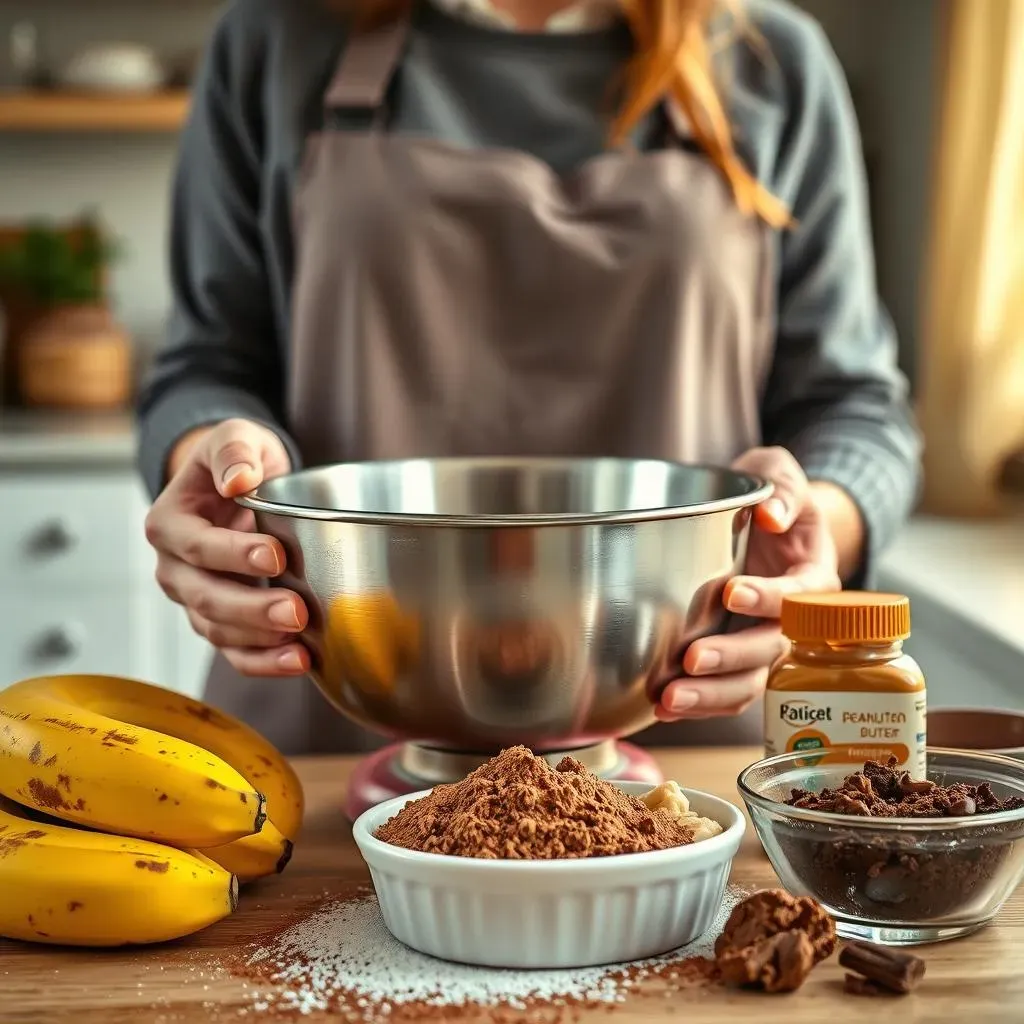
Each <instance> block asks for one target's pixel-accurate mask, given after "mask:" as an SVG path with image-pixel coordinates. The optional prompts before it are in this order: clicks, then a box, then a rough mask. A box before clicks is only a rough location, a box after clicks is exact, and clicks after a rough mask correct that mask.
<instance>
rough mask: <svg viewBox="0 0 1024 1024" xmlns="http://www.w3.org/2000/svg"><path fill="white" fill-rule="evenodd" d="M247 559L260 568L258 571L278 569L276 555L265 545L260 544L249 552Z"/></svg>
mask: <svg viewBox="0 0 1024 1024" xmlns="http://www.w3.org/2000/svg"><path fill="white" fill-rule="evenodd" d="M249 561H250V562H252V564H253V565H254V566H255V567H256V568H257V569H259V570H260V572H274V573H276V572H277V571H278V567H277V556H276V555H275V554H274V552H273V551H271V550H270V548H268V547H267V546H266V545H264V544H261V545H260V546H259V547H258V548H253V549H252V551H250V552H249Z"/></svg>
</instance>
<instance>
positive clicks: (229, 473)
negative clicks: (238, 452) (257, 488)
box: [220, 462, 256, 487]
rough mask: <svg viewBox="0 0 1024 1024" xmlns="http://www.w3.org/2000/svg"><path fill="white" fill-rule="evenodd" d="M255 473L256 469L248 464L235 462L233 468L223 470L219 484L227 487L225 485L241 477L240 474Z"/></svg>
mask: <svg viewBox="0 0 1024 1024" xmlns="http://www.w3.org/2000/svg"><path fill="white" fill-rule="evenodd" d="M255 472H256V468H255V467H254V466H250V465H249V463H248V462H236V463H235V464H234V465H233V466H228V468H227V469H225V470H224V475H223V476H222V477H221V478H220V479H221V483H223V484H224V486H225V487H227V485H228V484H229V483H231V481H232V480H234V479H235V478H236V477H238V476H241V475H242V473H255Z"/></svg>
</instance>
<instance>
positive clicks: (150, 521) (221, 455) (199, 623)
mask: <svg viewBox="0 0 1024 1024" xmlns="http://www.w3.org/2000/svg"><path fill="white" fill-rule="evenodd" d="M289 469H290V462H289V458H288V453H287V452H286V451H285V448H284V445H283V444H282V443H281V441H280V439H279V438H278V437H277V435H276V434H274V433H273V432H272V431H270V430H268V429H267V428H265V427H262V426H260V425H259V424H256V423H251V422H249V421H248V420H228V421H226V422H224V423H221V424H220V425H219V426H216V427H214V428H212V429H205V430H202V431H198V432H196V433H195V434H194V435H192V436H190V437H189V438H187V439H184V440H183V441H182V442H181V443H179V446H178V448H177V449H176V451H175V455H174V456H172V458H171V474H172V475H171V480H170V483H168V485H167V487H165V488H164V490H163V492H162V493H161V494H160V496H159V497H158V498H157V499H156V501H155V502H154V503H153V507H152V508H151V509H150V512H149V515H148V516H147V517H146V538H147V539H148V540H149V542H150V544H152V545H153V547H154V548H156V552H157V568H156V578H157V582H158V583H159V584H160V586H161V587H162V588H163V590H164V593H166V594H167V596H168V597H170V598H171V600H172V601H177V602H178V604H180V605H183V606H184V608H185V611H186V613H187V614H188V618H189V622H191V623H192V628H193V629H194V630H195V631H196V632H197V633H198V634H199V635H200V636H204V637H206V639H207V640H209V641H210V643H212V644H213V645H214V646H215V647H219V648H220V649H221V650H222V651H223V653H224V655H225V657H226V658H227V659H228V661H230V662H231V664H232V665H234V667H235V668H236V669H238V670H239V671H240V672H242V673H244V674H245V675H250V676H295V675H302V674H303V673H304V672H306V671H307V670H308V669H309V653H308V652H307V651H306V649H305V648H304V647H302V645H301V644H299V643H297V642H296V641H295V634H296V633H298V632H299V631H300V630H302V629H303V628H305V625H306V622H307V620H308V613H307V611H306V606H305V604H304V603H303V602H302V600H301V598H299V596H298V595H297V594H293V593H292V592H291V591H287V590H281V589H278V588H267V587H256V586H254V585H253V584H254V583H255V582H256V581H257V580H260V579H269V578H271V577H274V576H278V575H280V574H281V572H283V571H284V566H285V553H284V549H283V548H282V547H281V544H280V542H279V541H277V540H275V539H274V538H273V537H266V536H263V535H262V534H257V533H255V532H254V531H255V522H254V519H253V514H252V513H251V512H250V511H248V510H247V509H243V508H240V507H239V506H238V505H236V504H235V502H234V501H232V500H231V499H232V498H234V497H236V496H237V495H240V494H244V493H245V492H246V491H250V490H252V489H253V488H254V487H257V486H258V485H259V484H260V483H262V481H263V480H265V479H268V478H269V477H273V476H279V475H280V474H282V473H287V472H288V471H289Z"/></svg>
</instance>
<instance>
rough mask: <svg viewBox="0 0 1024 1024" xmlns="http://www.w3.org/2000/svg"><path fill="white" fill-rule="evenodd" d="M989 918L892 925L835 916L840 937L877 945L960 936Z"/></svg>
mask: <svg viewBox="0 0 1024 1024" xmlns="http://www.w3.org/2000/svg"><path fill="white" fill-rule="evenodd" d="M991 920H992V919H991V918H987V919H986V920H984V921H977V922H975V923H974V924H958V925H892V924H878V923H877V922H876V923H872V922H869V921H859V920H856V919H854V918H842V917H836V918H835V922H836V934H837V935H838V936H839V937H840V938H841V939H859V940H860V941H861V942H874V943H877V944H878V945H880V946H924V945H927V944H929V943H932V942H948V941H949V940H950V939H962V938H964V937H965V936H967V935H973V934H974V933H975V932H976V931H979V930H980V929H982V928H984V927H985V926H986V925H987V924H989V922H990V921H991Z"/></svg>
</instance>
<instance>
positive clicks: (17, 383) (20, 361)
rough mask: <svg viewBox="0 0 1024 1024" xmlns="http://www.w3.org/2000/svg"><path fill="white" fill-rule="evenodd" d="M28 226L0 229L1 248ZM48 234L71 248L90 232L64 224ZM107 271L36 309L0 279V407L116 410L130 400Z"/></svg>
mask: <svg viewBox="0 0 1024 1024" xmlns="http://www.w3.org/2000/svg"><path fill="white" fill-rule="evenodd" d="M29 230H30V226H26V225H6V226H5V225H0V249H2V248H4V247H5V246H10V245H15V244H18V243H19V242H21V241H22V240H24V238H25V236H26V233H27V232H28V231H29ZM46 231H47V232H53V233H55V234H56V235H59V236H62V237H63V238H65V239H66V240H67V241H69V242H70V243H71V244H72V245H74V246H79V245H81V244H84V243H85V242H86V241H87V240H88V239H89V238H90V232H93V233H94V232H95V231H96V228H95V226H94V225H91V224H90V223H89V222H88V221H77V222H71V223H69V224H67V225H64V226H62V227H59V228H54V227H51V226H48V227H47V228H46ZM106 276H107V275H106V265H105V263H101V265H98V266H97V267H96V269H95V270H94V271H90V272H89V274H88V275H87V277H88V280H87V281H85V282H84V283H83V282H79V286H80V287H79V288H78V289H76V291H77V293H78V297H76V298H69V297H67V296H64V297H62V298H61V299H60V300H58V301H51V302H43V301H41V300H40V299H39V297H38V296H34V295H33V294H31V292H30V291H27V290H26V289H25V288H24V287H19V286H17V285H16V284H14V283H12V282H11V281H9V280H6V281H5V280H4V279H3V278H2V277H0V305H2V306H3V311H4V317H5V320H6V330H5V335H6V337H5V344H4V345H3V351H2V354H0V355H2V361H3V367H2V372H0V387H2V392H3V393H2V394H0V405H3V404H7V405H15V406H17V405H32V406H45V407H49V408H59V409H64V408H67V409H116V408H120V407H123V406H124V405H126V404H127V403H128V402H129V401H130V400H131V397H132V345H131V339H130V338H129V336H128V334H127V332H126V331H125V330H124V329H123V327H121V325H119V324H118V323H117V321H116V320H115V318H114V316H113V314H112V313H111V311H110V309H109V307H108V305H107V302H106V298H105V291H106V289H105V285H106Z"/></svg>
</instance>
